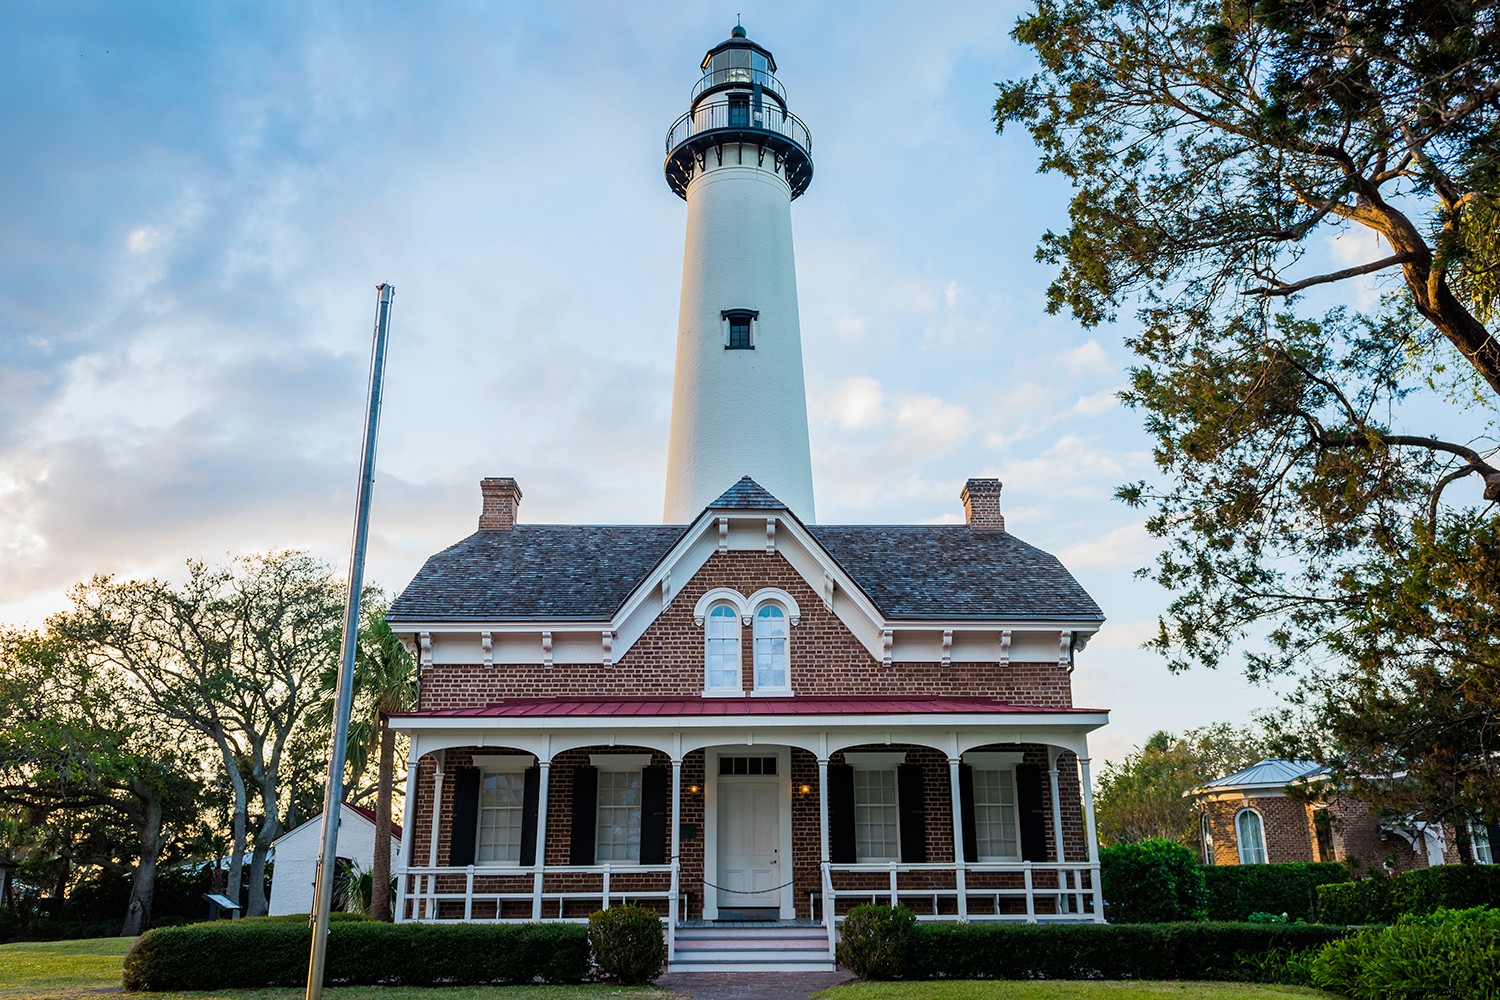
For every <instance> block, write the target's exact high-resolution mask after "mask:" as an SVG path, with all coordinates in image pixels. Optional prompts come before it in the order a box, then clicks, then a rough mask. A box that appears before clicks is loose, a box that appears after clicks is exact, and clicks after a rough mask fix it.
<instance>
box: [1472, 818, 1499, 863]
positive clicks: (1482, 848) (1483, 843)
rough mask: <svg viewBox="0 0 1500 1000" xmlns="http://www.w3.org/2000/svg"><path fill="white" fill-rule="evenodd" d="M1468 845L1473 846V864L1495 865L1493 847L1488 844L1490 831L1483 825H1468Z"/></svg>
mask: <svg viewBox="0 0 1500 1000" xmlns="http://www.w3.org/2000/svg"><path fill="white" fill-rule="evenodd" d="M1469 843H1470V844H1472V845H1473V849H1474V862H1475V864H1481V865H1492V864H1494V863H1495V845H1494V844H1492V843H1490V831H1489V829H1488V828H1487V827H1486V826H1485V825H1484V824H1483V823H1470V824H1469Z"/></svg>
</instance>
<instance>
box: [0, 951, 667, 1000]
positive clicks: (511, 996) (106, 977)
mask: <svg viewBox="0 0 1500 1000" xmlns="http://www.w3.org/2000/svg"><path fill="white" fill-rule="evenodd" d="M134 940H135V939H134V938H91V939H89V940H86V941H57V942H46V943H37V944H4V945H0V1000H83V998H85V997H89V998H93V997H101V996H115V997H140V998H142V1000H147V998H149V1000H187V998H193V1000H301V998H302V996H303V993H304V991H303V989H302V988H301V987H296V988H289V989H275V990H213V991H210V992H207V993H126V992H125V991H124V990H123V989H121V987H120V967H121V964H122V963H123V961H124V959H125V953H126V952H127V951H129V950H130V945H131V943H132V942H133V941H134ZM323 995H324V996H326V997H328V998H330V1000H355V998H356V997H369V996H372V995H375V996H379V997H380V1000H591V998H593V1000H604V998H605V997H616V996H629V997H638V998H641V1000H645V998H648V997H655V998H658V1000H670V998H672V997H675V996H676V995H677V994H674V993H667V992H666V991H664V990H658V989H653V988H651V987H639V988H629V987H624V988H622V987H619V986H449V987H439V988H427V987H386V988H379V989H376V988H372V987H369V986H347V987H337V988H331V989H327V990H324V991H323Z"/></svg>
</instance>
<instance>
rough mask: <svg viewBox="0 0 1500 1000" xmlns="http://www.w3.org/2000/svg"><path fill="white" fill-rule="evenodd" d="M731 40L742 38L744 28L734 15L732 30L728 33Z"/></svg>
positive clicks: (738, 18) (738, 17) (737, 16)
mask: <svg viewBox="0 0 1500 1000" xmlns="http://www.w3.org/2000/svg"><path fill="white" fill-rule="evenodd" d="M729 37H731V38H744V37H745V26H744V25H743V24H741V23H740V15H738V14H736V15H734V29H733V30H732V31H730V32H729Z"/></svg>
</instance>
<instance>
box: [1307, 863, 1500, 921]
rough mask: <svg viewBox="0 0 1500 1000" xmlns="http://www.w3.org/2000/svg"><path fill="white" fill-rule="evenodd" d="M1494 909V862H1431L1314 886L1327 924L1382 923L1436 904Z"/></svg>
mask: <svg viewBox="0 0 1500 1000" xmlns="http://www.w3.org/2000/svg"><path fill="white" fill-rule="evenodd" d="M1474 906H1495V907H1500V866H1496V865H1437V866H1434V867H1432V868H1416V869H1413V870H1412V871H1409V872H1402V873H1401V874H1400V875H1398V876H1396V877H1395V878H1387V877H1386V876H1383V875H1372V876H1370V877H1369V878H1364V879H1360V880H1359V881H1358V882H1342V883H1337V882H1336V883H1333V884H1330V885H1320V886H1318V919H1319V920H1322V921H1323V922H1324V923H1329V924H1385V923H1390V922H1391V921H1393V920H1395V919H1396V918H1397V917H1400V916H1402V915H1405V914H1417V915H1420V914H1424V913H1432V912H1434V911H1436V910H1438V909H1440V908H1446V909H1450V910H1463V909H1468V908H1470V907H1474Z"/></svg>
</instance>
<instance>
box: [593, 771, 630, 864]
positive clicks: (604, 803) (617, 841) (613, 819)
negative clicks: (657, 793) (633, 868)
mask: <svg viewBox="0 0 1500 1000" xmlns="http://www.w3.org/2000/svg"><path fill="white" fill-rule="evenodd" d="M640 857H641V772H639V771H600V772H599V818H598V825H597V828H596V830H595V837H594V860H596V861H599V862H605V861H628V862H631V863H635V862H638V861H639V860H640Z"/></svg>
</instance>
